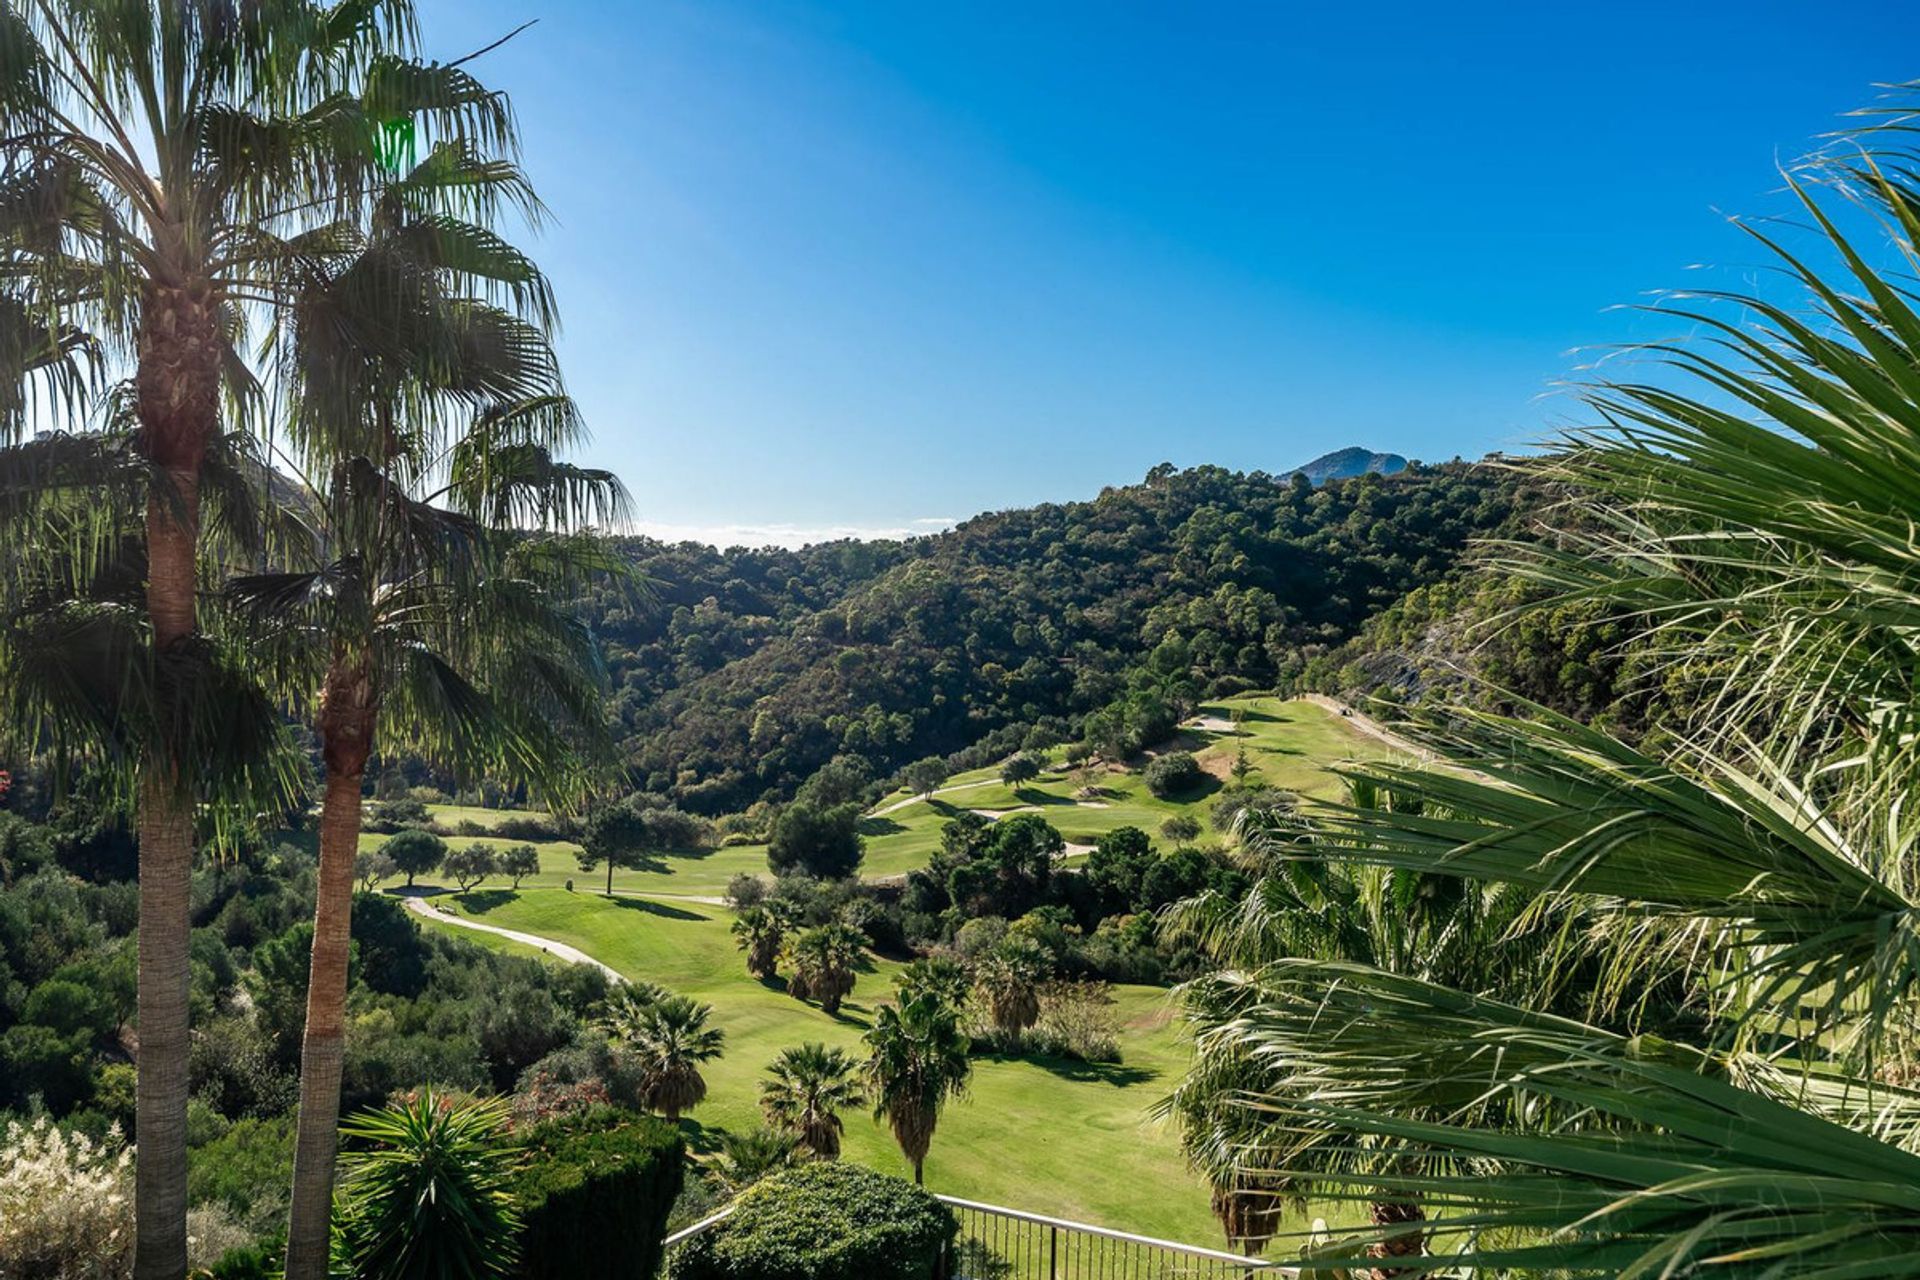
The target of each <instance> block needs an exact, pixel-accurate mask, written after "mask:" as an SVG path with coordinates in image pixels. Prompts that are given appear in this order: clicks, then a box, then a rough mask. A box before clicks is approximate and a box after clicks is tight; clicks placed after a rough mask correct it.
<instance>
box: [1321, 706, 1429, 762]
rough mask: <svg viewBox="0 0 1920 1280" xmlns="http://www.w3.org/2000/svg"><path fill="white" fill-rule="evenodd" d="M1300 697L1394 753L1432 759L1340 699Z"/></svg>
mask: <svg viewBox="0 0 1920 1280" xmlns="http://www.w3.org/2000/svg"><path fill="white" fill-rule="evenodd" d="M1301 696H1302V697H1304V698H1305V699H1306V700H1307V701H1308V702H1311V703H1312V704H1313V705H1314V706H1316V707H1321V708H1324V709H1325V710H1327V711H1331V712H1333V714H1335V715H1337V716H1339V717H1340V718H1341V719H1342V720H1345V721H1346V722H1347V723H1348V724H1350V725H1352V726H1353V727H1354V728H1355V729H1357V730H1359V731H1360V732H1361V733H1364V734H1366V735H1367V736H1368V737H1369V738H1375V739H1378V740H1379V741H1381V742H1384V743H1386V744H1387V745H1388V746H1389V747H1392V748H1393V749H1394V750H1395V751H1399V752H1404V753H1405V754H1407V755H1410V756H1412V757H1413V758H1414V759H1416V760H1420V761H1424V762H1426V763H1432V761H1433V759H1434V755H1433V752H1431V751H1429V750H1427V749H1426V748H1425V747H1422V746H1420V745H1418V744H1417V743H1412V742H1408V741H1407V740H1406V739H1405V738H1403V737H1401V736H1400V735H1399V734H1397V733H1395V732H1394V731H1393V730H1391V729H1389V728H1387V727H1386V726H1385V725H1383V724H1381V723H1380V722H1379V721H1378V720H1375V719H1374V718H1373V717H1372V716H1370V715H1367V714H1366V713H1364V712H1360V711H1355V710H1354V709H1353V708H1352V707H1350V706H1348V705H1347V704H1346V703H1344V702H1342V701H1340V699H1338V698H1329V697H1328V696H1327V695H1326V694H1324V693H1308V694H1303V695H1301Z"/></svg>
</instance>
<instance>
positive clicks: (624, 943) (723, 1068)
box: [365, 697, 1380, 1243]
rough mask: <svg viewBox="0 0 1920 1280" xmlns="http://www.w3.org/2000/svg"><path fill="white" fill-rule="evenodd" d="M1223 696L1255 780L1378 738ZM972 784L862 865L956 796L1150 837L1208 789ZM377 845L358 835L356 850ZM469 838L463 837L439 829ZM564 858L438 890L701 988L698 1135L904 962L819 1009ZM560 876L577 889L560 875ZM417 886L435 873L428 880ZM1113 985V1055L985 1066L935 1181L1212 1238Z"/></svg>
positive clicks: (1293, 784)
mask: <svg viewBox="0 0 1920 1280" xmlns="http://www.w3.org/2000/svg"><path fill="white" fill-rule="evenodd" d="M1235 709H1244V711H1245V719H1244V729H1245V732H1246V734H1247V735H1248V736H1247V746H1248V755H1249V756H1250V757H1251V759H1252V760H1253V762H1254V765H1255V767H1256V770H1257V772H1258V781H1259V782H1260V783H1263V784H1265V785H1269V786H1280V787H1287V788H1290V789H1293V790H1298V791H1302V792H1307V793H1309V794H1320V795H1325V794H1331V793H1332V792H1333V791H1335V790H1336V789H1337V786H1338V783H1337V780H1336V779H1334V778H1332V777H1331V776H1330V775H1329V774H1327V773H1326V772H1325V771H1324V770H1325V766H1326V765H1327V764H1328V763H1331V762H1334V761H1337V760H1340V759H1345V758H1350V757H1354V756H1367V755H1375V754H1378V753H1379V751H1380V748H1379V747H1378V745H1377V744H1376V743H1374V742H1373V740H1371V739H1368V738H1366V737H1363V736H1361V735H1359V734H1357V733H1355V732H1354V731H1353V730H1352V729H1351V728H1350V727H1349V726H1347V725H1345V724H1343V723H1341V721H1340V719H1339V717H1337V716H1333V715H1330V714H1328V713H1327V712H1325V711H1322V710H1321V709H1320V708H1318V707H1315V706H1313V705H1311V704H1307V703H1299V702H1282V701H1280V700H1278V699H1273V698H1253V697H1248V698H1238V699H1233V700H1231V701H1230V702H1227V703H1216V704H1211V705H1209V706H1208V707H1205V708H1203V709H1202V714H1203V715H1212V716H1221V717H1228V716H1230V715H1231V714H1232V712H1233V711H1234V710H1235ZM1190 738H1191V739H1192V741H1191V742H1190V744H1189V745H1191V746H1192V747H1193V748H1194V749H1195V750H1196V751H1198V753H1199V754H1200V755H1201V758H1202V760H1203V762H1210V763H1211V764H1212V765H1213V766H1214V767H1215V768H1216V769H1218V770H1220V771H1221V772H1224V765H1225V763H1226V762H1227V761H1230V760H1231V758H1232V756H1233V754H1234V743H1233V741H1232V740H1231V739H1230V738H1228V737H1227V736H1226V735H1224V734H1214V733H1208V732H1205V731H1194V732H1192V733H1191V734H1190ZM970 782H986V783H988V785H984V786H977V787H972V788H969V789H967V790H962V791H955V792H951V793H950V794H947V795H943V796H937V797H935V799H934V800H933V801H931V802H928V801H924V800H918V799H912V798H910V797H907V796H904V795H895V796H892V797H888V798H887V799H886V800H884V801H882V802H881V804H880V805H879V806H876V808H877V809H886V808H888V807H890V806H891V805H894V804H896V803H898V802H900V801H903V800H904V801H908V803H906V804H905V805H904V807H901V808H899V809H897V810H896V811H895V812H892V813H889V814H886V815H884V816H880V817H875V818H873V819H870V820H869V825H868V831H869V834H868V842H867V860H866V866H865V872H866V874H868V875H870V876H885V875H895V874H900V873H903V872H905V871H908V870H911V869H912V868H914V867H918V866H922V865H924V864H925V862H926V860H927V858H928V856H929V855H930V854H931V852H932V851H933V849H935V848H936V847H938V844H939V830H940V825H941V823H943V822H945V821H946V820H947V819H948V818H950V817H951V816H952V815H953V814H954V813H956V812H958V811H959V809H960V808H961V807H966V808H979V809H987V810H996V811H1005V810H1008V809H1012V808H1015V807H1018V806H1020V805H1025V804H1034V805H1038V806H1040V807H1041V808H1042V810H1043V811H1044V812H1045V813H1046V815H1047V818H1048V820H1049V821H1050V822H1052V823H1053V824H1054V825H1055V826H1057V827H1058V828H1059V829H1060V830H1061V831H1062V833H1063V834H1065V835H1066V836H1067V838H1068V839H1069V840H1070V841H1074V842H1076V843H1079V842H1085V841H1088V840H1091V839H1092V838H1094V837H1096V836H1097V835H1098V834H1099V833H1100V832H1102V831H1107V830H1111V829H1112V828H1114V827H1117V826H1123V825H1127V824H1134V825H1138V826H1142V827H1145V828H1147V829H1148V830H1149V831H1157V829H1158V827H1159V824H1160V823H1161V822H1162V821H1164V820H1165V819H1166V818H1167V817H1168V816H1170V815H1172V814H1174V813H1178V812H1182V811H1186V812H1192V813H1194V814H1195V815H1196V816H1199V817H1201V818H1202V820H1203V821H1204V818H1205V811H1206V808H1207V803H1208V801H1209V800H1210V799H1211V794H1210V792H1203V793H1202V794H1200V795H1196V796H1192V797H1183V798H1181V800H1180V801H1177V802H1176V801H1164V800H1158V799H1155V798H1153V797H1152V796H1150V795H1148V794H1147V793H1146V789H1145V787H1144V786H1143V785H1142V784H1141V782H1140V779H1139V776H1138V775H1137V774H1130V773H1112V774H1109V775H1108V776H1107V777H1106V778H1105V779H1104V781H1103V784H1102V785H1103V786H1104V787H1105V789H1106V790H1107V791H1108V792H1109V794H1108V795H1107V797H1106V803H1107V806H1108V807H1106V808H1093V807H1090V806H1087V805H1084V804H1077V803H1074V802H1073V800H1072V798H1071V795H1072V791H1073V785H1072V783H1070V782H1069V781H1068V780H1067V779H1066V777H1065V776H1064V775H1063V774H1062V773H1060V772H1059V771H1057V770H1055V771H1050V772H1048V773H1046V774H1044V775H1042V777H1040V778H1039V779H1036V780H1035V781H1034V782H1032V783H1030V784H1028V785H1026V786H1024V787H1022V788H1021V789H1020V791H1019V793H1018V794H1017V795H1016V794H1014V793H1011V792H1009V791H1008V790H1007V788H1005V787H1003V786H1001V785H1000V783H999V782H998V780H997V770H994V769H984V770H978V771H975V772H974V773H970V774H964V775H961V776H959V777H956V778H955V779H953V780H952V781H951V782H950V783H949V784H948V785H949V787H954V786H960V785H963V784H966V783H970ZM483 812H484V811H472V812H465V811H463V812H461V813H444V820H445V821H448V822H453V821H457V820H458V819H459V818H460V817H462V816H474V817H476V820H479V821H486V820H487V819H485V818H484V817H479V816H478V815H479V814H480V813H483ZM381 839H382V837H378V836H368V837H365V840H366V842H367V843H368V844H369V845H372V844H377V843H378V842H379V841H380V840H381ZM465 842H466V838H458V837H456V838H455V839H453V840H452V841H451V843H455V844H460V843H465ZM573 852H574V846H572V845H569V844H566V843H565V842H554V843H551V844H547V845H544V846H542V849H541V860H542V872H541V874H540V876H539V877H537V878H536V879H535V880H532V881H529V882H528V884H527V885H526V891H525V892H523V893H521V894H519V895H512V894H509V893H506V892H504V891H502V890H500V889H499V888H498V882H495V884H494V885H493V886H489V887H488V888H486V889H483V890H481V891H480V892H478V893H475V894H472V895H468V896H467V898H465V899H464V900H456V899H453V898H451V897H448V898H442V899H441V900H440V901H441V902H442V903H444V904H448V905H451V906H452V907H454V909H456V910H459V911H462V912H463V913H464V914H467V915H470V916H473V917H474V918H476V919H481V920H484V921H485V922H487V923H489V924H496V925H500V926H502V927H505V928H512V929H517V930H520V931H523V932H527V933H532V934H538V935H540V936H542V937H550V938H554V939H556V940H558V941H561V942H566V943H569V944H571V945H573V946H576V947H578V948H580V949H581V950H583V951H586V952H588V953H589V954H591V955H593V956H595V957H597V958H599V959H601V960H604V961H606V962H607V963H609V964H611V965H613V966H614V967H615V968H616V969H618V970H620V971H621V972H622V973H625V974H627V975H629V976H631V977H634V978H643V979H646V980H649V981H653V982H659V983H662V984H664V985H666V986H668V987H671V988H673V989H675V990H678V991H682V992H685V993H687V994H690V995H694V996H697V997H698V998H700V999H702V1000H707V1001H711V1002H712V1003H713V1004H714V1006H715V1010H716V1013H715V1017H716V1021H717V1023H718V1024H719V1025H720V1026H721V1027H722V1028H723V1029H724V1030H725V1031H726V1033H727V1053H726V1056H725V1057H724V1058H723V1059H722V1060H721V1061H720V1062H718V1063H717V1064H715V1065H714V1067H713V1068H712V1070H711V1071H709V1072H708V1082H709V1086H710V1092H709V1095H708V1100H707V1102H706V1103H705V1104H703V1105H702V1106H701V1107H700V1108H698V1109H697V1110H696V1112H695V1113H694V1116H693V1117H692V1119H691V1120H690V1121H689V1122H688V1123H689V1126H690V1127H691V1128H696V1129H697V1127H698V1126H714V1127H723V1128H738V1127H741V1126H751V1125H752V1124H754V1123H756V1122H757V1112H756V1098H757V1090H758V1082H759V1079H760V1076H761V1073H762V1072H763V1070H764V1068H765V1066H766V1064H767V1063H768V1062H769V1061H770V1060H771V1059H772V1057H773V1056H774V1055H775V1054H776V1053H778V1052H779V1051H780V1050H781V1049H783V1048H785V1047H787V1046H789V1045H793V1044H798V1043H800V1042H802V1041H804V1040H822V1041H825V1042H827V1043H830V1044H841V1045H846V1046H849V1047H853V1046H856V1045H857V1043H858V1040H859V1036H860V1033H861V1031H863V1030H864V1029H865V1026H866V1023H867V1019H868V1017H869V1016H870V1013H871V1010H872V1006H873V1002H874V1001H875V1000H877V999H882V998H884V997H885V996H886V995H887V994H888V993H889V992H890V990H891V985H892V976H893V973H894V971H895V969H896V968H897V966H894V965H892V964H890V963H888V962H885V961H878V962H876V966H875V969H874V971H873V972H871V973H868V974H864V975H862V977H861V979H860V984H859V986H858V988H857V989H856V990H855V992H854V997H853V999H852V1000H851V1001H850V1002H849V1003H848V1004H847V1006H846V1007H845V1009H844V1010H843V1013H842V1016H841V1017H840V1018H838V1019H834V1018H829V1017H827V1016H826V1015H825V1014H823V1013H821V1012H820V1011H819V1009H817V1008H815V1007H813V1006H811V1005H805V1004H802V1003H800V1002H799V1001H796V1000H793V999H791V998H789V997H788V996H786V995H785V994H784V993H783V992H782V991H780V990H779V989H778V988H775V987H768V986H766V985H763V984H761V983H760V982H758V981H756V980H754V979H752V978H750V977H749V976H748V975H747V973H746V971H745V967H744V965H743V963H742V961H741V957H740V954H739V953H738V952H737V951H736V950H735V949H734V947H733V941H732V939H731V937H730V936H729V935H728V933H727V924H728V921H729V919H730V916H729V914H728V912H727V911H726V910H725V909H724V908H721V907H718V906H714V905H709V904H706V903H700V902H693V901H660V900H653V901H649V900H645V899H639V898H616V899H614V900H611V901H610V900H608V899H606V898H604V897H601V896H598V895H597V894H595V893H592V892H590V891H591V890H592V889H594V888H596V887H597V886H599V885H601V884H603V883H604V880H603V879H602V878H601V877H597V876H594V875H590V874H586V873H582V872H581V871H579V869H578V868H577V866H576V865H575V863H574V860H573ZM765 866H766V862H765V850H764V849H763V848H761V847H759V846H748V847H742V848H735V849H722V850H717V851H714V852H712V853H708V854H704V855H697V856H683V855H668V856H666V857H664V858H663V859H662V862H661V867H660V868H659V869H658V870H651V871H638V872H629V871H622V872H618V873H616V875H615V879H614V884H615V887H616V889H619V890H622V891H627V892H641V893H655V894H678V895H692V896H705V895H715V894H718V893H719V892H720V891H721V890H722V889H724V887H725V885H726V882H727V880H728V878H729V877H731V876H732V875H734V874H736V873H737V872H741V871H748V872H755V873H759V872H763V871H764V870H765ZM569 878H571V879H573V880H574V881H575V882H576V885H577V887H578V889H579V890H580V891H579V892H575V893H571V894H569V893H567V892H565V891H564V890H563V889H562V888H561V886H562V885H563V884H564V882H565V881H566V880H567V879H569ZM425 882H427V883H434V882H436V881H435V879H434V878H433V877H428V878H426V881H425ZM447 927H449V928H451V927H452V926H447ZM460 936H462V937H465V938H468V939H471V940H476V941H480V942H482V943H484V944H486V945H491V946H497V947H501V948H505V949H509V950H516V951H518V950H525V949H524V948H521V947H519V946H518V945H517V944H514V943H511V942H508V941H506V940H504V939H499V938H489V937H488V936H487V935H484V934H479V933H475V932H473V931H471V930H461V931H460ZM1116 994H1117V996H1118V999H1119V1012H1120V1014H1121V1017H1122V1018H1123V1020H1124V1024H1125V1031H1124V1035H1123V1047H1124V1054H1125V1061H1124V1062H1123V1063H1121V1064H1120V1065H1119V1066H1117V1067H1097V1068H1090V1067H1087V1066H1085V1065H1083V1064H1077V1063H1069V1062H1044V1063H1043V1062H1034V1061H1017V1060H1000V1059H986V1060H981V1061H979V1063H978V1064H977V1067H976V1077H975V1081H974V1088H973V1096H972V1099H971V1101H970V1102H967V1103H964V1104H961V1105H958V1106H956V1107H954V1108H953V1109H952V1110H951V1111H950V1112H949V1113H948V1115H947V1116H946V1117H945V1118H944V1119H943V1120H942V1122H941V1128H940V1132H939V1134H938V1136H937V1137H936V1139H935V1141H934V1146H933V1152H932V1155H931V1157H930V1159H929V1161H928V1168H927V1176H928V1180H929V1182H930V1184H931V1185H933V1186H934V1187H935V1188H937V1189H939V1190H941V1191H945V1192H948V1193H951V1194H954V1195H961V1196H966V1197H969V1198H974V1199H981V1200H987V1201H992V1202H995V1203H1001V1204H1010V1205H1014V1206H1017V1207H1020V1208H1024V1209H1028V1210H1033V1211H1037V1212H1041V1213H1050V1214H1055V1215H1058V1216H1061V1217H1067V1218H1074V1219H1078V1220H1081V1221H1090V1222H1095V1223H1101V1224H1105V1225H1109V1226H1113V1227H1117V1228H1121V1229H1124V1230H1128V1231H1134V1232H1140V1233H1143V1234H1148V1235H1158V1236H1163V1237H1167V1238H1171V1239H1179V1240H1188V1241H1192V1242H1194V1243H1216V1242H1217V1240H1218V1232H1217V1228H1216V1226H1215V1224H1214V1222H1213V1220H1212V1217H1211V1215H1210V1214H1209V1213H1208V1211H1207V1196H1206V1192H1205V1190H1204V1189H1203V1188H1202V1187H1201V1185H1200V1184H1199V1183H1198V1182H1197V1181H1196V1180H1195V1179H1194V1178H1193V1177H1192V1176H1191V1175H1190V1174H1189V1173H1187V1171H1186V1170H1185V1168H1184V1167H1183V1166H1182V1164H1181V1161H1180V1157H1179V1153H1178V1149H1177V1145H1176V1142H1175V1137H1174V1135H1173V1133H1172V1132H1171V1131H1170V1130H1169V1129H1168V1128H1167V1127H1165V1126H1162V1125H1159V1124H1157V1123H1155V1122H1154V1121H1152V1120H1151V1119H1150V1118H1149V1117H1148V1115H1147V1110H1148V1108H1149V1107H1150V1106H1151V1105H1152V1104H1153V1103H1154V1102H1155V1101H1156V1100H1158V1099H1159V1098H1160V1097H1162V1096H1164V1095H1165V1093H1166V1092H1167V1091H1168V1089H1170V1088H1171V1087H1172V1084H1173V1082H1174V1080H1175V1079H1176V1078H1177V1076H1178V1074H1179V1072H1180V1071H1181V1070H1182V1069H1183V1067H1184V1065H1185V1054H1186V1050H1185V1046H1184V1045H1183V1044H1182V1043H1181V1042H1180V1040H1179V1038H1178V1035H1177V1033H1176V1031H1175V1029H1174V1028H1173V1026H1172V1025H1171V1021H1170V1014H1171V1010H1170V1007H1169V1004H1168V999H1167V994H1166V992H1164V991H1161V990H1158V989H1155V988H1147V987H1122V988H1119V989H1117V992H1116ZM848 1121H849V1123H848V1133H847V1154H848V1156H849V1158H852V1159H858V1160H861V1161H864V1162H867V1163H871V1164H874V1165H876V1166H877V1167H880V1168H883V1169H889V1170H895V1171H904V1169H905V1164H904V1161H903V1160H902V1159H901V1157H900V1155H899V1153H898V1151H897V1149H896V1148H895V1147H894V1145H893V1142H892V1139H891V1137H890V1135H888V1134H887V1133H886V1131H885V1130H884V1128H882V1127H880V1126H878V1125H876V1124H874V1123H872V1122H871V1121H869V1120H867V1119H865V1118H863V1117H849V1118H848Z"/></svg>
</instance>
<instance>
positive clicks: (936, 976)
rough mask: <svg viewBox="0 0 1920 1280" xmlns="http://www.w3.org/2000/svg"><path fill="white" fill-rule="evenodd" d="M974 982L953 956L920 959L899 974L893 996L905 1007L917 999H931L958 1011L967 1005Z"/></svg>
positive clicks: (909, 964) (964, 967)
mask: <svg viewBox="0 0 1920 1280" xmlns="http://www.w3.org/2000/svg"><path fill="white" fill-rule="evenodd" d="M972 988H973V980H972V978H970V977H969V976H968V974H967V969H966V966H965V965H963V964H961V963H960V962H959V961H958V960H955V959H953V958H952V957H951V956H940V955H934V956H921V957H920V958H919V959H917V960H913V961H910V962H909V963H908V964H907V967H906V968H904V969H902V970H901V971H900V977H899V979H898V980H897V981H896V982H895V983H894V996H895V998H896V999H897V1000H898V1001H899V1002H900V1003H901V1004H905V1003H906V1002H907V1001H909V1000H912V999H913V998H914V997H915V996H923V995H931V996H933V997H935V998H936V999H939V1000H943V1001H945V1002H946V1003H948V1004H950V1005H953V1006H954V1007H955V1008H958V1007H959V1006H960V1005H962V1004H964V1003H966V999H967V992H968V991H970V990H971V989H972Z"/></svg>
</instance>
